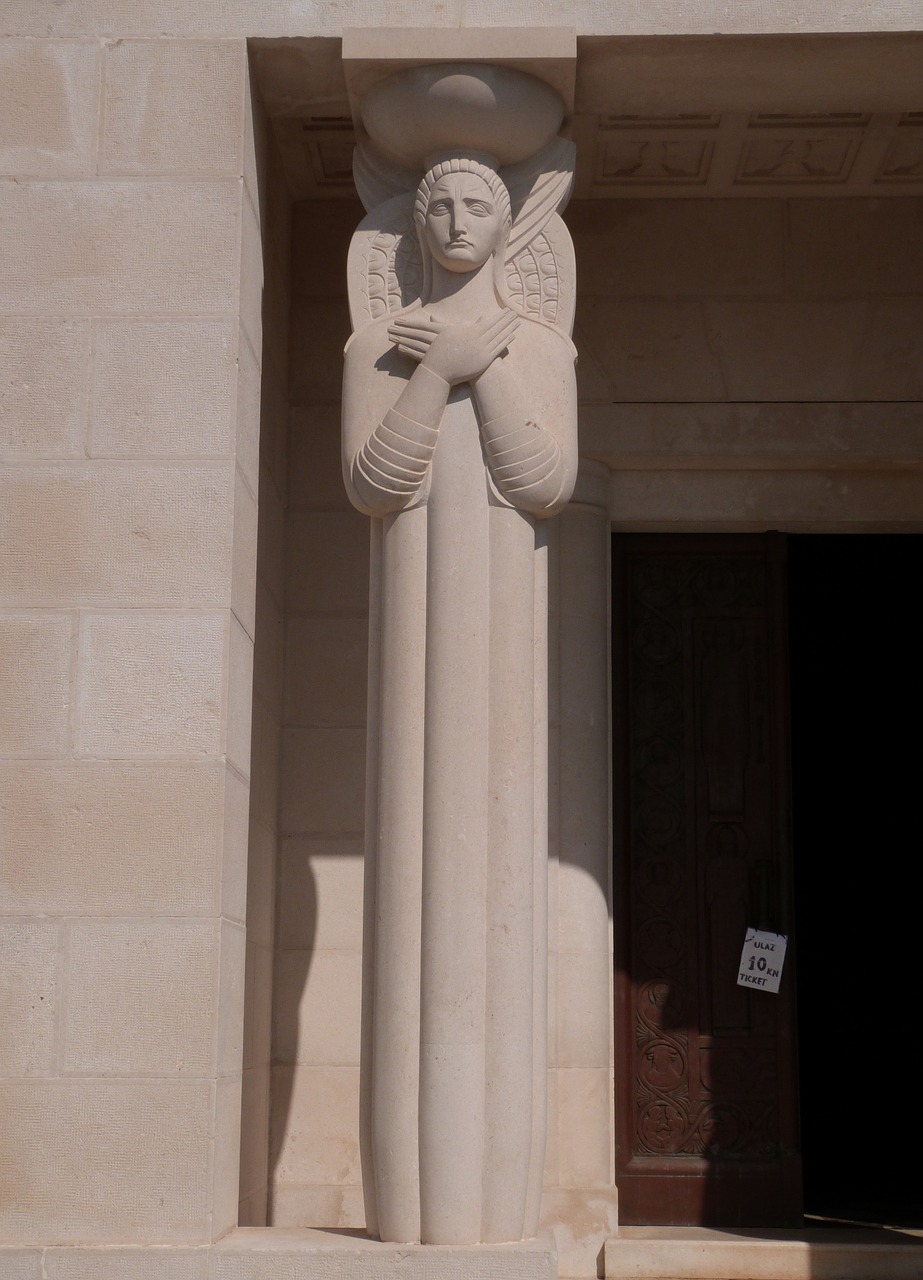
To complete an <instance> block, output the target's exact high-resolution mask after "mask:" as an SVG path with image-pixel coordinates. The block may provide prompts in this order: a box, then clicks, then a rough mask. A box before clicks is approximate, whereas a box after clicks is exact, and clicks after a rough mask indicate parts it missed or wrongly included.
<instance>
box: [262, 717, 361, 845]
mask: <svg viewBox="0 0 923 1280" xmlns="http://www.w3.org/2000/svg"><path fill="white" fill-rule="evenodd" d="M280 797H281V798H280V810H279V821H280V824H281V827H282V830H283V831H284V832H285V834H286V835H297V834H312V835H313V834H320V833H324V832H326V833H329V834H332V835H346V834H347V833H349V832H359V831H361V830H362V828H363V823H364V821H365V729H364V728H353V727H346V728H341V727H338V726H337V727H334V726H327V725H325V726H322V727H319V728H315V727H302V726H296V727H291V728H286V729H284V730H283V732H282V777H281V793H280Z"/></svg>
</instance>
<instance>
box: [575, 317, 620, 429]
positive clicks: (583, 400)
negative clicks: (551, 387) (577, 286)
mask: <svg viewBox="0 0 923 1280" xmlns="http://www.w3.org/2000/svg"><path fill="white" fill-rule="evenodd" d="M574 346H575V347H576V348H577V400H578V402H579V403H580V404H581V405H587V404H604V405H608V404H610V403H611V401H612V399H613V389H612V387H610V385H609V379H608V378H607V376H606V371H605V369H604V368H603V366H602V363H601V362H600V360H599V359H598V358H597V356H596V355H595V354H594V352H593V348H592V346H591V345H590V342H589V341H588V339H587V338H585V337H584V333H583V327H582V325H581V323H580V322H579V320H578V322H577V323H576V324H575V325H574ZM580 441H581V446H582V443H583V430H582V425H581V432H580Z"/></svg>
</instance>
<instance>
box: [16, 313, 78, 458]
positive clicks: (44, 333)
mask: <svg viewBox="0 0 923 1280" xmlns="http://www.w3.org/2000/svg"><path fill="white" fill-rule="evenodd" d="M90 333H91V325H90V323H89V321H85V320H39V319H30V318H26V317H22V318H18V319H15V320H10V319H0V368H2V369H3V376H2V378H0V449H2V451H3V453H4V455H5V456H6V457H7V458H19V457H22V458H26V457H33V458H39V457H47V458H54V457H64V456H74V455H78V454H81V453H82V452H83V433H84V427H85V423H86V399H87V396H86V387H87V370H88V369H89V366H90Z"/></svg>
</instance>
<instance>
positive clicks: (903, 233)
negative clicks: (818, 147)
mask: <svg viewBox="0 0 923 1280" xmlns="http://www.w3.org/2000/svg"><path fill="white" fill-rule="evenodd" d="M748 203H749V201H748ZM787 207H788V228H789V231H788V234H789V250H788V252H789V280H790V288H791V290H792V292H793V293H796V294H800V295H805V296H808V297H811V296H813V297H828V298H830V297H844V296H846V297H861V296H862V295H863V294H916V295H919V294H921V293H923V260H921V255H920V254H919V253H918V252H915V251H914V247H915V246H918V245H919V238H920V217H921V211H923V201H921V200H920V199H919V198H916V199H904V200H790V201H788V205H787Z"/></svg>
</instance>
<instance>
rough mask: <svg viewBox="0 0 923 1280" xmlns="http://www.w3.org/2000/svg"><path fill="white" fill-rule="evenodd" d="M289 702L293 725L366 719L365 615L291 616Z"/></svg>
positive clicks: (367, 635) (351, 721) (367, 639)
mask: <svg viewBox="0 0 923 1280" xmlns="http://www.w3.org/2000/svg"><path fill="white" fill-rule="evenodd" d="M286 633H287V634H286V655H287V660H286V667H285V706H286V715H287V718H288V720H289V723H293V724H311V723H313V724H357V725H361V724H365V717H366V699H367V696H368V694H367V683H368V673H367V668H368V647H369V627H368V622H367V621H366V619H365V618H325V617H308V618H291V619H290V620H289V622H288V626H287V628H286Z"/></svg>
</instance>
